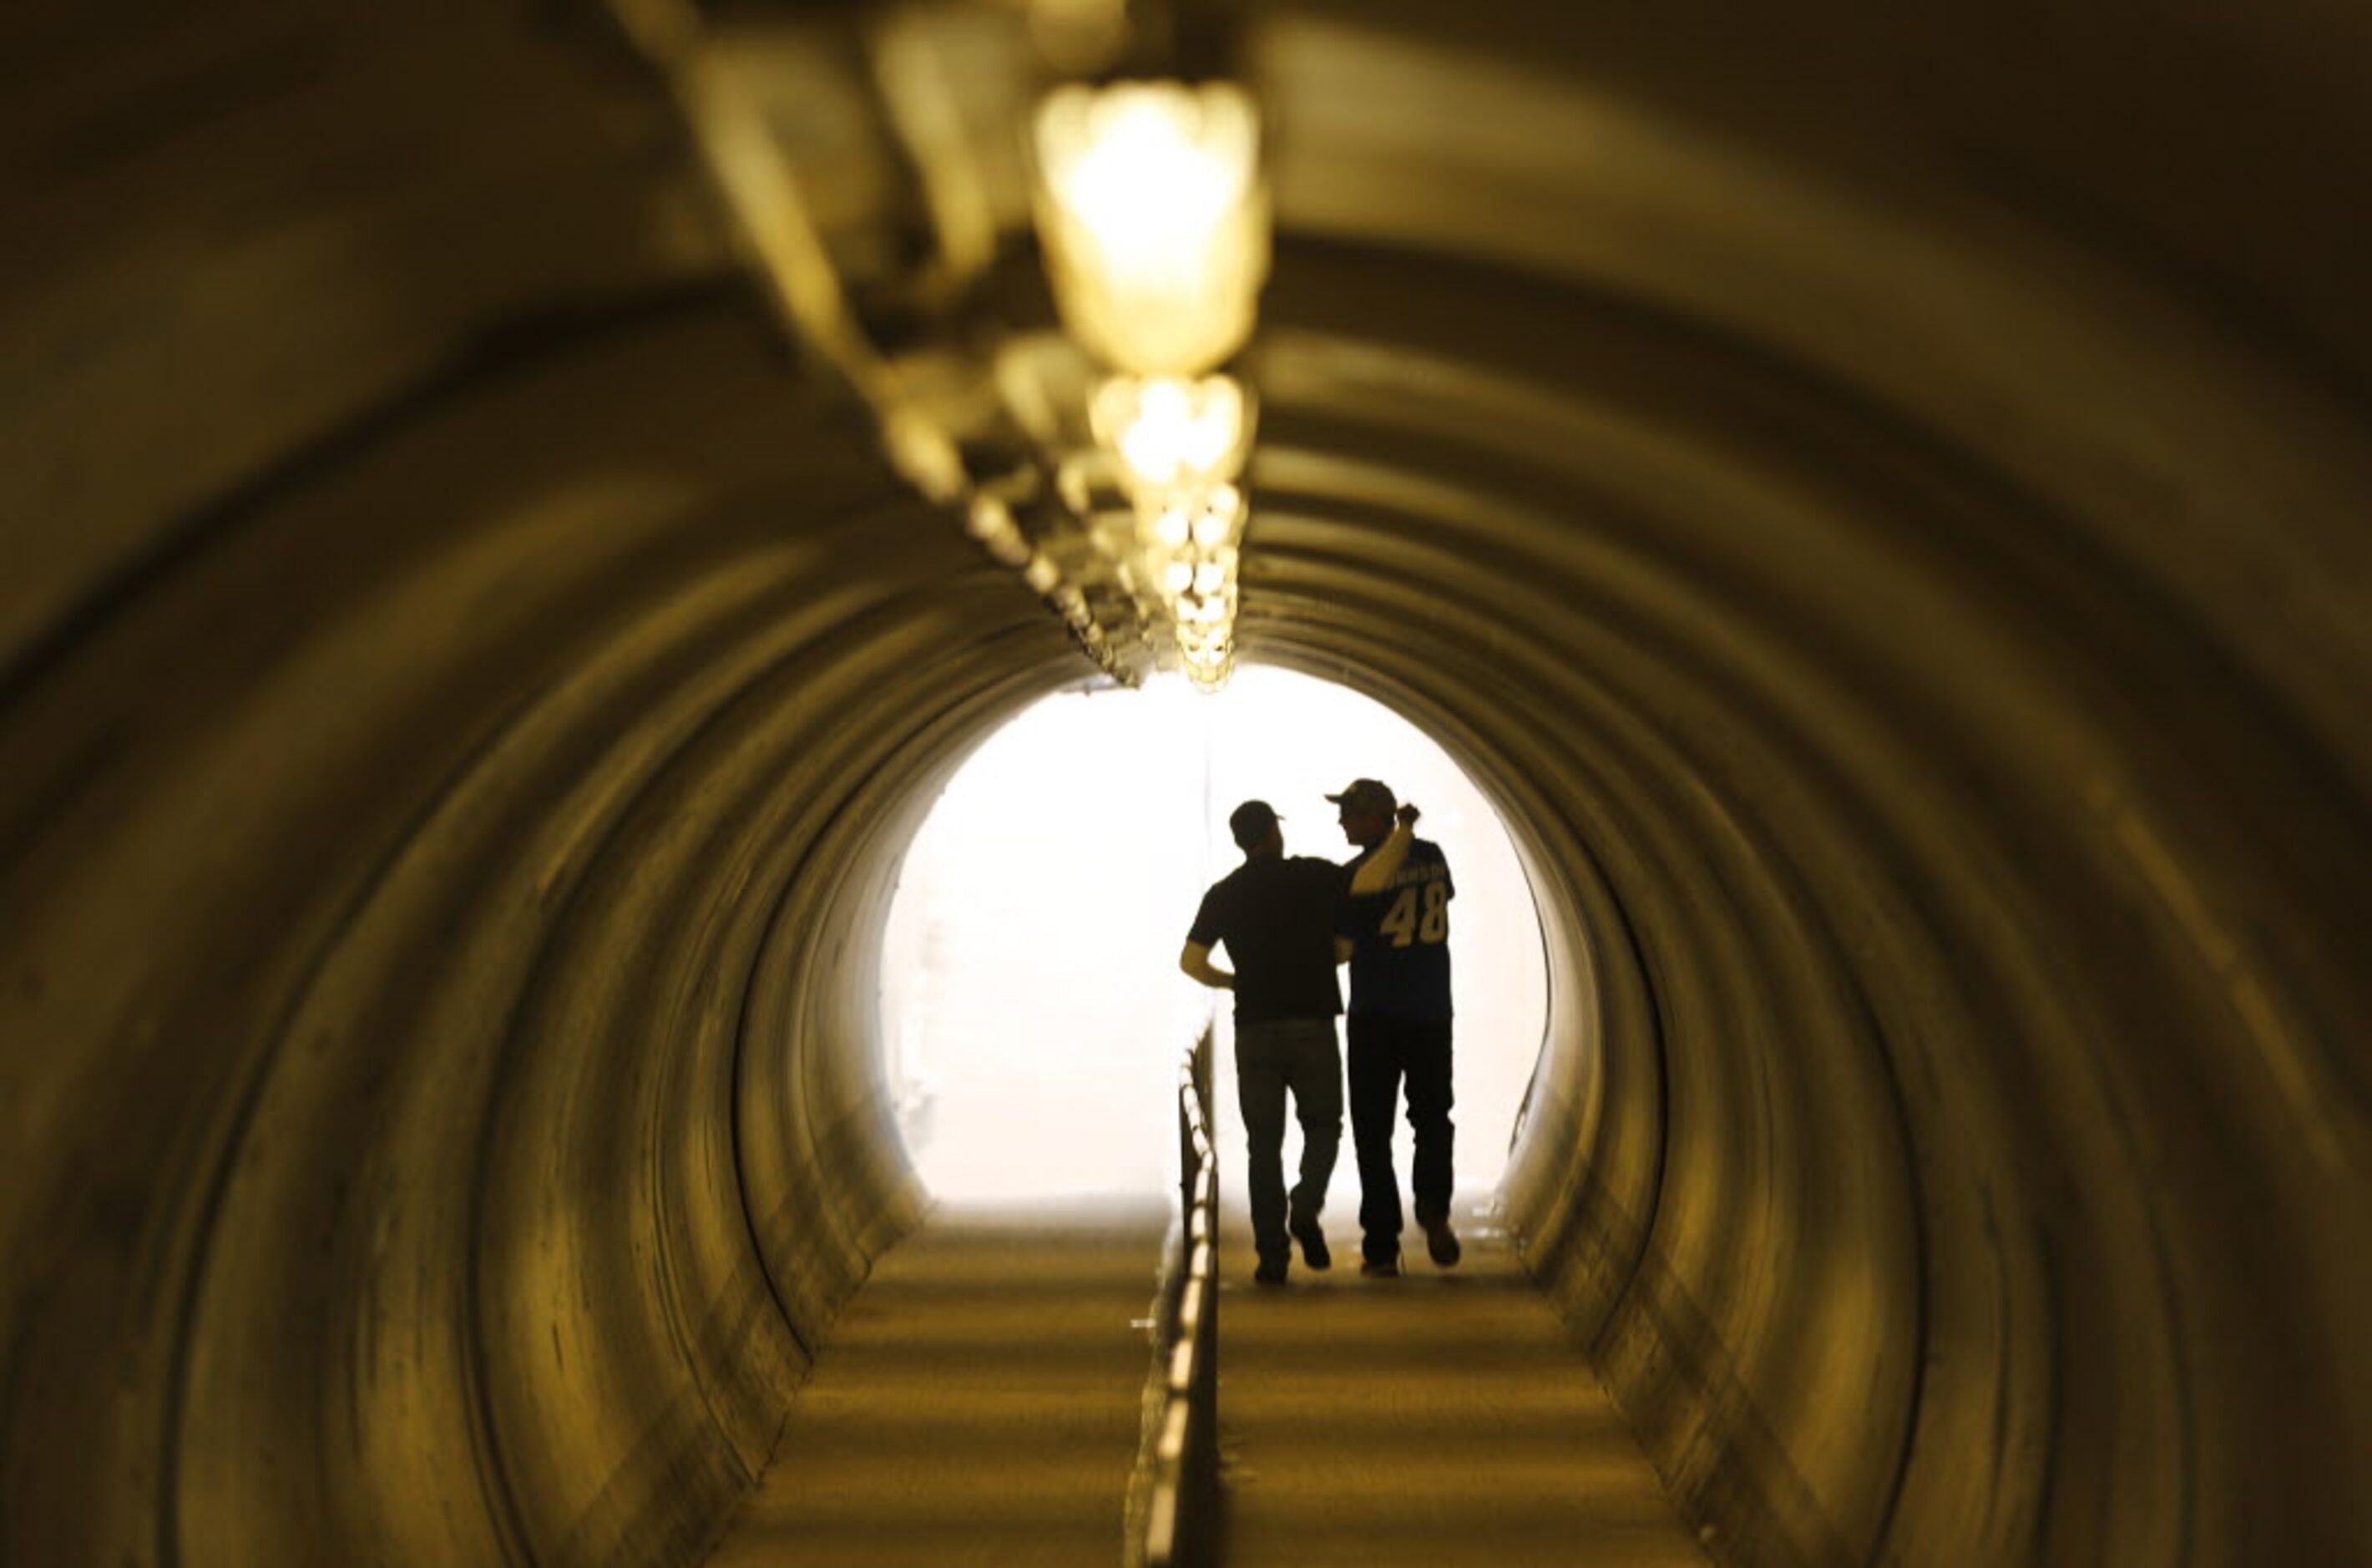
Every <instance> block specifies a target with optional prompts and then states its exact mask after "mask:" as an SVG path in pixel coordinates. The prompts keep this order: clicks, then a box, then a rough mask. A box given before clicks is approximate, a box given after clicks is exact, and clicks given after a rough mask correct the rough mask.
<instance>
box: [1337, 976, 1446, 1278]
mask: <svg viewBox="0 0 2372 1568" xmlns="http://www.w3.org/2000/svg"><path fill="white" fill-rule="evenodd" d="M1349 1033H1350V1037H1351V1137H1352V1141H1353V1143H1354V1144H1355V1146H1356V1148H1357V1150H1358V1155H1359V1229H1360V1230H1361V1231H1362V1232H1364V1233H1365V1240H1364V1241H1363V1242H1362V1244H1361V1248H1360V1250H1361V1252H1362V1253H1363V1254H1364V1255H1365V1256H1366V1260H1367V1261H1369V1262H1371V1263H1381V1262H1386V1261H1389V1260H1394V1259H1397V1258H1399V1257H1400V1255H1401V1182H1400V1174H1399V1173H1398V1172H1397V1171H1395V1170H1394V1169H1393V1168H1392V1112H1393V1111H1394V1110H1395V1109H1398V1106H1399V1101H1400V1098H1401V1086H1402V1084H1403V1083H1405V1084H1406V1086H1407V1088H1408V1120H1409V1130H1410V1131H1411V1132H1413V1133H1415V1135H1416V1152H1415V1157H1414V1158H1413V1160H1411V1162H1410V1164H1411V1166H1412V1167H1413V1168H1412V1170H1411V1171H1410V1180H1409V1185H1410V1186H1411V1187H1412V1188H1413V1189H1414V1190H1415V1197H1416V1219H1417V1223H1418V1224H1419V1225H1424V1224H1426V1223H1428V1222H1430V1221H1433V1220H1438V1219H1446V1218H1448V1215H1449V1184H1450V1150H1451V1147H1452V1145H1453V1144H1454V1142H1455V1140H1456V1137H1457V1132H1456V1129H1454V1128H1452V1127H1451V1126H1450V1124H1449V1108H1450V1106H1451V1104H1452V1103H1453V1097H1452V1095H1451V1094H1450V1088H1449V1022H1448V1020H1447V1019H1444V1020H1442V1021H1441V1022H1439V1023H1414V1022H1411V1021H1408V1020H1406V1019H1401V1018H1378V1017H1362V1016H1358V1015H1356V1014H1354V1015H1353V1016H1352V1017H1351V1020H1350V1028H1349Z"/></svg>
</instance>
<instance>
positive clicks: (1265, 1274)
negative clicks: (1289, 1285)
mask: <svg viewBox="0 0 2372 1568" xmlns="http://www.w3.org/2000/svg"><path fill="white" fill-rule="evenodd" d="M1252 1283H1254V1284H1259V1285H1281V1284H1283V1283H1285V1260H1284V1259H1282V1258H1271V1259H1269V1260H1266V1261H1264V1262H1262V1264H1261V1266H1260V1267H1259V1268H1257V1269H1254V1270H1253V1271H1252Z"/></svg>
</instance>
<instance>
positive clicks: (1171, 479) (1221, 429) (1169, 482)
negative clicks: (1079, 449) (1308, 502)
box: [1087, 376, 1251, 515]
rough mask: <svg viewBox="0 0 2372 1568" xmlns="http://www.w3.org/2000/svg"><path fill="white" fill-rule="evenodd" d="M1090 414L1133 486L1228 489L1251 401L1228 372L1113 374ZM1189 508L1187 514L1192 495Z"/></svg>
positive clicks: (1247, 429) (1245, 440)
mask: <svg viewBox="0 0 2372 1568" xmlns="http://www.w3.org/2000/svg"><path fill="white" fill-rule="evenodd" d="M1087 419H1088V424H1090V425H1091V426H1092V427H1093V428H1094V430H1095V434H1096V439H1097V440H1099V441H1100V442H1101V443H1103V445H1104V447H1105V448H1106V449H1107V450H1109V451H1110V452H1111V454H1112V455H1113V456H1114V457H1116V458H1118V459H1120V464H1121V470H1122V481H1123V482H1124V483H1125V484H1126V486H1127V488H1128V489H1129V490H1130V491H1131V492H1132V493H1133V494H1136V495H1138V496H1140V497H1146V498H1165V497H1172V496H1176V495H1178V494H1179V493H1180V492H1190V493H1193V494H1203V493H1213V492H1216V491H1218V490H1221V489H1226V490H1227V491H1229V492H1231V493H1232V491H1233V489H1234V487H1233V486H1232V485H1228V484H1227V481H1228V480H1229V479H1232V478H1233V477H1234V476H1235V475H1236V473H1237V472H1238V470H1240V469H1241V468H1242V467H1243V462H1244V449H1245V447H1246V446H1247V445H1248V444H1249V442H1250V436H1251V401H1250V398H1248V397H1247V396H1246V395H1245V393H1244V389H1243V388H1242V387H1241V386H1239V385H1238V383H1237V382H1235V381H1234V380H1232V379H1230V378H1229V377H1225V376H1205V377H1201V378H1200V379H1197V380H1192V381H1190V380H1185V379H1182V378H1180V377H1174V376H1161V377H1150V378H1146V379H1139V378H1137V377H1128V376H1115V377H1112V378H1111V379H1110V380H1108V381H1106V382H1104V383H1103V384H1102V385H1101V386H1099V387H1098V388H1097V389H1096V392H1095V397H1094V400H1093V401H1091V402H1090V403H1089V404H1088V407H1087ZM1187 509H1188V511H1189V513H1190V515H1191V513H1192V510H1193V509H1194V508H1193V506H1192V503H1191V502H1190V503H1188V504H1187Z"/></svg>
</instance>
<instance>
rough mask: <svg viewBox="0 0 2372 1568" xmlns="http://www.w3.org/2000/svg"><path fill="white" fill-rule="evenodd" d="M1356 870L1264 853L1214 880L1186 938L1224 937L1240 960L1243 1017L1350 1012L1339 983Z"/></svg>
mask: <svg viewBox="0 0 2372 1568" xmlns="http://www.w3.org/2000/svg"><path fill="white" fill-rule="evenodd" d="M1350 882H1351V874H1350V873H1349V872H1347V871H1345V870H1344V869H1343V867H1341V866H1339V865H1335V864H1334V863H1333V862H1332V861H1331V860H1319V859H1317V858H1315V857H1313V856H1309V855H1295V856H1293V857H1291V858H1287V857H1285V856H1284V855H1276V854H1264V855H1260V856H1257V857H1255V858H1253V859H1251V860H1248V861H1246V862H1244V863H1243V865H1239V866H1238V867H1236V869H1235V870H1234V871H1232V872H1230V873H1228V874H1227V876H1226V877H1222V878H1221V879H1220V880H1219V881H1217V882H1215V883H1213V884H1212V886H1211V890H1210V891H1209V892H1207V893H1204V894H1203V907H1202V908H1201V909H1200V910H1199V911H1197V912H1195V915H1194V929H1193V930H1192V931H1190V932H1188V933H1187V934H1186V940H1187V941H1189V942H1193V943H1198V944H1200V945H1201V946H1203V947H1216V946H1218V945H1219V944H1220V943H1222V942H1224V943H1226V944H1227V957H1228V958H1230V959H1232V960H1233V961H1234V963H1235V966H1236V1022H1237V1023H1238V1024H1266V1023H1274V1022H1276V1021H1278V1020H1279V1019H1285V1018H1331V1017H1332V1016H1334V1015H1336V1014H1337V1013H1340V1012H1341V1011H1342V1010H1343V992H1342V988H1341V987H1340V986H1338V985H1337V984H1335V981H1334V928H1335V926H1336V924H1337V923H1339V921H1340V920H1341V908H1342V903H1343V892H1344V890H1345V889H1347V888H1348V887H1349V886H1350Z"/></svg>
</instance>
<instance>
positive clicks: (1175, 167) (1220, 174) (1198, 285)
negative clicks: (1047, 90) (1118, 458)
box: [1036, 82, 1269, 377]
mask: <svg viewBox="0 0 2372 1568" xmlns="http://www.w3.org/2000/svg"><path fill="white" fill-rule="evenodd" d="M1036 141H1037V153H1038V167H1039V171H1040V174H1041V187H1040V192H1039V202H1038V226H1039V233H1040V236H1041V239H1042V240H1043V242H1044V245H1045V250H1046V256H1047V262H1048V267H1049V270H1050V272H1051V273H1052V278H1053V284H1054V296H1055V299H1056V302H1057V303H1058V304H1059V305H1060V306H1061V308H1062V311H1063V319H1064V321H1065V322H1066V323H1067V324H1068V325H1069V327H1070V329H1071V331H1072V332H1073V333H1074V334H1075V335H1076V336H1077V338H1078V339H1079V341H1080V342H1081V343H1085V344H1086V345H1087V347H1088V349H1089V350H1091V351H1092V352H1093V353H1094V354H1096V355H1097V356H1098V357H1099V358H1100V359H1102V360H1103V361H1104V362H1105V363H1106V364H1108V365H1110V366H1115V367H1116V368H1119V369H1122V370H1126V371H1131V372H1133V373H1134V374H1136V375H1139V376H1165V377H1166V376H1191V375H1194V374H1196V373H1198V372H1201V371H1203V370H1207V369H1209V368H1211V367H1212V366H1215V365H1217V364H1219V363H1220V362H1221V361H1223V360H1225V359H1226V358H1227V356H1228V355H1229V354H1233V353H1235V352H1236V350H1237V349H1238V348H1240V347H1242V346H1243V343H1244V340H1245V339H1246V338H1248V337H1249V336H1250V334H1251V329H1252V320H1253V316H1254V312H1255V310H1256V308H1257V301H1258V297H1259V294H1260V286H1261V283H1262V280H1263V279H1264V278H1265V277H1266V276H1267V273H1268V261H1269V235H1268V196H1267V192H1266V191H1265V190H1264V189H1263V188H1262V184H1261V181H1260V116H1259V112H1258V110H1256V109H1255V108H1254V107H1253V104H1252V99H1251V95H1250V94H1249V93H1247V92H1246V91H1245V90H1244V89H1243V88H1241V87H1237V86H1235V85H1233V84H1231V83H1225V82H1215V83H1208V84H1204V85H1203V86H1200V87H1189V86H1187V85H1185V84H1183V83H1180V82H1122V83H1117V84H1115V85H1113V86H1110V87H1082V86H1072V87H1060V88H1057V89H1056V90H1055V91H1054V92H1052V93H1051V94H1049V95H1048V97H1047V98H1046V100H1045V101H1044V103H1043V104H1041V106H1040V108H1039V111H1038V123H1037V138H1036Z"/></svg>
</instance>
